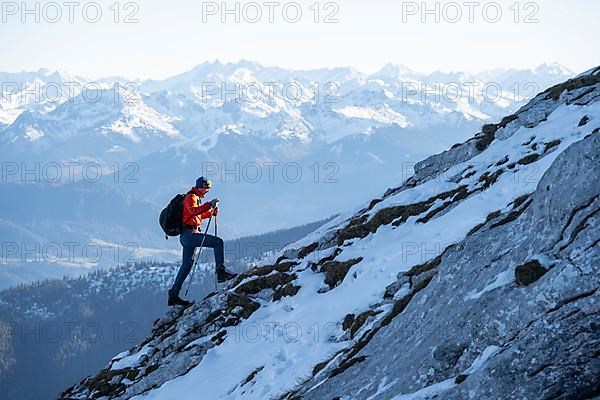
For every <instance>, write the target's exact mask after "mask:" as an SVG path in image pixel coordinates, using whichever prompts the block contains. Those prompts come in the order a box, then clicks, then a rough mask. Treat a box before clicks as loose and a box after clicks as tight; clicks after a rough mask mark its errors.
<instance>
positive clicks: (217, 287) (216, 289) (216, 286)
mask: <svg viewBox="0 0 600 400" xmlns="http://www.w3.org/2000/svg"><path fill="white" fill-rule="evenodd" d="M218 222H219V220H218V216H217V215H215V237H217V238H218V237H219V236H218V235H217V225H219V223H218ZM218 291H219V285H218V282H217V274H215V292H218Z"/></svg>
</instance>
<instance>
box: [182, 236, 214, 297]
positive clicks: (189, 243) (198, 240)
mask: <svg viewBox="0 0 600 400" xmlns="http://www.w3.org/2000/svg"><path fill="white" fill-rule="evenodd" d="M205 236H206V238H204V237H205ZM203 238H204V244H203V245H202V247H208V248H212V249H213V252H214V253H215V263H216V264H217V268H219V267H223V266H224V265H225V256H224V248H223V239H221V238H220V237H217V236H213V235H204V234H203V233H200V232H194V231H189V230H188V231H183V233H182V234H181V235H180V236H179V243H181V245H182V246H183V254H182V263H181V268H179V272H178V273H177V277H176V278H175V283H174V284H173V287H172V289H171V290H172V291H173V293H174V294H176V295H179V292H180V291H181V287H182V286H183V282H184V281H185V278H187V276H188V275H189V273H190V271H191V269H192V264H193V263H194V251H195V250H196V247H200V245H201V244H202V239H203Z"/></svg>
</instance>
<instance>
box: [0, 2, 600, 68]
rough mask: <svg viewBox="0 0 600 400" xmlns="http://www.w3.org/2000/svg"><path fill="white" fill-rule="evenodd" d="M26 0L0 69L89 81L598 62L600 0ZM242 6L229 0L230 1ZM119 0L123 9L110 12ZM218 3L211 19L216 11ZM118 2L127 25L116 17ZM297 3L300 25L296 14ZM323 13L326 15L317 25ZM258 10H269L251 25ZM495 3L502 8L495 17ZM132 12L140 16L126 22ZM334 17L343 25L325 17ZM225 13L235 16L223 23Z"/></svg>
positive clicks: (3, 31)
mask: <svg viewBox="0 0 600 400" xmlns="http://www.w3.org/2000/svg"><path fill="white" fill-rule="evenodd" d="M25 3H26V4H27V8H28V9H29V10H30V11H31V13H30V14H27V13H26V12H25V10H24V9H23V7H22V5H21V4H22V1H15V2H10V1H3V2H2V3H1V7H2V9H1V11H0V13H1V14H0V54H1V56H0V71H11V72H17V71H22V70H37V69H39V68H41V67H45V68H48V69H51V70H55V69H57V70H61V71H68V72H71V73H74V74H79V75H84V76H87V77H90V78H97V77H100V76H111V75H119V76H124V77H128V78H155V79H159V78H165V77H167V76H170V75H174V74H178V73H181V72H184V71H187V70H189V69H191V68H193V67H194V66H195V65H197V64H199V63H201V62H203V61H213V60H215V59H218V60H219V61H222V62H232V61H238V60H240V59H248V60H253V61H257V62H259V63H261V64H264V65H268V66H271V65H276V66H281V67H287V68H297V69H305V68H317V67H335V66H352V67H355V68H357V69H358V70H360V71H363V72H374V71H376V70H378V69H379V68H381V67H382V66H383V65H384V64H386V63H389V62H391V63H395V64H403V65H406V66H408V67H410V68H412V69H414V70H417V71H420V72H431V71H434V70H441V71H452V70H461V71H467V72H476V71H481V70H484V69H491V68H497V67H512V68H532V67H535V66H537V65H539V64H542V63H545V62H558V63H560V64H563V65H564V66H566V67H568V68H570V69H572V70H574V71H575V72H582V71H584V70H587V69H589V68H592V67H593V66H596V65H599V64H600V52H599V51H598V45H599V44H600V24H599V23H598V19H599V17H600V2H599V1H597V0H545V1H543V2H542V1H538V2H529V1H522V2H517V1H516V0H498V1H496V2H492V1H480V2H469V1H457V2H449V1H441V2H434V1H427V2H426V6H427V8H428V9H429V10H433V11H434V12H433V14H428V15H423V11H424V10H423V7H421V3H422V1H416V2H406V1H399V0H395V1H394V0H370V1H365V0H362V1H360V0H338V1H334V2H328V1H327V0H325V1H321V2H317V1H316V0H308V1H306V0H297V1H296V2H295V3H294V2H292V1H273V2H271V3H272V4H273V5H272V6H269V5H268V3H269V0H265V1H263V0H258V1H256V2H254V3H253V4H250V5H249V4H248V3H251V2H249V1H242V2H239V3H238V4H239V6H238V7H239V8H238V10H239V11H238V12H237V13H236V12H234V13H233V14H230V15H223V8H222V7H221V3H222V1H221V0H219V1H217V2H206V1H204V2H203V1H198V0H170V1H165V0H143V1H137V2H128V1H122V2H116V0H96V2H95V3H93V2H89V1H81V2H75V3H77V4H78V5H73V6H71V8H69V6H68V5H66V3H68V2H67V1H64V2H63V1H61V0H58V1H56V3H54V6H51V5H48V4H49V3H50V2H47V1H42V2H36V1H31V0H27V1H25ZM36 3H37V4H38V9H37V11H36V9H35V4H36ZM88 3H89V4H88ZM91 3H93V4H91ZM235 3H236V2H235V1H227V2H226V4H227V7H228V8H229V9H234V6H235ZM436 3H437V4H438V10H439V11H438V12H437V13H436V12H435V8H434V7H435V4H436ZM468 3H470V4H471V5H470V6H469V5H468ZM86 4H88V6H87V7H88V8H87V9H86V10H87V14H86V16H87V18H88V21H91V20H93V19H94V18H95V11H96V10H97V9H100V10H101V11H102V16H101V17H100V20H99V22H96V23H92V22H88V21H86V20H85V19H84V16H83V14H84V13H83V7H84V5H86ZM90 4H91V5H90ZM114 4H116V5H118V7H114V6H113V8H112V9H111V6H112V5H114ZM315 5H316V6H315ZM284 6H285V7H287V8H286V12H285V13H284ZM211 7H212V10H213V11H214V12H215V13H216V14H215V15H211V14H209V12H208V11H211ZM484 7H486V8H485V10H486V11H485V12H484ZM116 8H118V9H119V10H120V12H119V15H118V20H119V22H115V21H114V18H115V12H114V10H115V9H116ZM70 9H71V10H72V11H73V19H74V21H73V22H70V21H69V18H70V16H69V11H70ZM203 9H204V10H205V11H206V12H203ZM298 9H299V10H301V11H302V15H301V17H300V20H299V22H297V23H292V22H290V21H291V20H292V19H293V18H294V17H295V15H296V10H298ZM316 9H319V10H320V12H319V15H318V18H319V22H315V21H314V18H315V16H316V15H315V10H316ZM58 10H59V11H60V12H61V13H62V15H61V16H58V14H57V11H58ZM257 10H260V11H261V12H262V18H260V19H259V20H258V22H256V23H251V21H250V20H251V19H254V18H256V16H257V14H256V11H257ZM270 10H273V19H274V22H273V23H271V22H269V11H270ZM497 10H500V11H501V13H502V15H501V17H500V19H499V21H498V22H496V23H493V22H491V21H493V20H494V19H495V18H496V15H497V14H496V12H497ZM517 10H519V12H518V13H517V12H516V11H517ZM457 12H461V13H462V17H459V15H458V14H457ZM132 13H133V16H132V18H133V19H137V20H138V22H134V23H124V21H123V20H124V19H125V17H126V16H127V15H129V14H132ZM236 14H237V15H238V16H239V17H240V18H241V20H240V22H239V23H236V22H235V20H234V19H235V16H236ZM413 14H414V15H413ZM436 14H437V15H439V16H440V18H441V20H440V21H439V22H436V21H435V17H436ZM328 15H331V19H334V20H335V19H337V20H338V22H335V23H324V19H325V17H327V16H328ZM444 16H446V18H444ZM471 16H472V18H473V22H470V20H469V19H470V17H471ZM36 17H39V18H40V21H39V22H36V21H35V18H36ZM222 17H225V18H227V20H226V21H225V22H222V21H221V18H222ZM244 17H245V18H244ZM423 17H425V18H427V19H426V20H425V21H424V22H423V21H422V18H423ZM203 18H204V19H205V20H204V21H203ZM22 19H25V21H24V22H23V21H22ZM448 19H454V20H458V22H456V23H451V22H450V21H448ZM515 19H517V21H515ZM50 20H56V21H57V22H55V23H51V22H50ZM526 20H527V21H529V22H530V23H526V22H525V21H526ZM536 20H537V22H535V21H536Z"/></svg>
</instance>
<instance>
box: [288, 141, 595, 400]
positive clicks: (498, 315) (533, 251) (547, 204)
mask: <svg viewBox="0 0 600 400" xmlns="http://www.w3.org/2000/svg"><path fill="white" fill-rule="evenodd" d="M593 182H596V183H597V182H600V134H598V133H596V134H594V135H592V136H590V137H588V138H586V139H584V140H583V141H581V142H578V143H576V144H574V145H572V146H571V147H570V148H568V149H567V150H566V151H565V152H564V153H563V154H561V155H560V156H559V158H558V159H557V160H556V161H555V162H554V164H553V165H552V167H551V168H550V169H549V170H548V171H547V173H546V174H545V175H544V177H543V179H542V180H541V181H540V183H539V185H538V189H537V190H536V192H535V193H534V194H533V196H532V199H533V201H532V202H531V203H530V205H529V206H528V208H527V210H525V212H524V213H523V214H522V215H521V216H520V217H519V218H517V219H516V220H514V221H512V222H509V223H507V224H505V225H502V226H498V227H495V228H483V231H480V232H478V233H476V234H474V235H473V236H471V237H469V238H467V239H465V240H464V241H463V242H462V243H460V244H459V245H458V246H455V247H454V248H452V249H451V250H450V251H448V252H446V253H445V254H444V255H443V257H442V259H441V263H440V265H439V266H438V267H437V271H438V272H437V274H436V276H435V278H433V280H432V281H431V283H430V284H429V285H428V286H427V287H426V288H425V289H423V290H422V291H420V292H419V293H417V294H416V295H415V296H414V297H413V299H412V301H411V302H410V303H409V304H408V306H407V307H406V309H405V310H404V311H403V312H402V313H401V314H399V315H398V316H397V317H396V318H394V319H393V321H392V322H391V323H390V324H389V325H387V326H385V327H383V328H381V329H380V330H379V331H378V332H377V333H376V334H375V335H374V336H373V337H372V339H371V340H370V341H369V343H368V344H367V345H366V346H365V347H364V348H363V349H362V350H361V351H359V352H358V353H357V355H356V357H364V361H362V362H361V363H360V364H356V365H355V366H353V367H350V368H348V369H347V370H345V371H344V372H342V373H340V374H338V375H336V376H334V377H331V378H329V379H327V380H325V381H324V382H321V384H320V385H319V386H318V387H315V386H316V385H315V386H312V385H311V384H310V383H313V382H310V383H309V384H306V386H305V387H304V388H303V389H304V390H300V391H299V393H300V394H302V398H304V399H329V398H334V397H335V396H340V397H341V398H343V399H367V398H369V399H391V398H393V397H394V396H395V395H397V394H401V393H414V392H417V391H419V390H420V389H422V388H423V387H427V386H430V385H433V384H435V383H437V382H442V381H445V380H448V379H453V380H455V382H456V381H462V382H461V383H460V384H457V383H453V384H452V386H451V387H450V388H449V389H447V390H445V391H444V392H443V394H441V395H440V397H439V398H443V399H468V398H476V399H509V398H514V399H552V398H564V399H566V398H586V396H592V395H593V394H597V393H598V389H599V388H600V378H599V377H600V358H599V355H600V329H599V328H600V301H599V299H600V293H599V291H598V288H599V287H600V277H599V275H598V273H599V269H600V248H599V246H598V243H599V241H600V229H599V228H600V185H598V184H592V183H593ZM466 254H468V257H465V255H466ZM531 260H535V261H536V262H537V263H536V264H537V265H540V264H541V263H543V264H544V265H545V266H546V268H548V269H549V270H548V272H547V273H546V274H544V275H543V276H541V277H539V279H538V280H537V281H535V282H531V284H530V285H529V286H526V287H525V286H519V285H518V284H517V283H516V282H513V283H510V284H508V285H504V286H502V287H499V288H496V289H494V290H488V291H485V287H486V286H487V285H488V284H490V283H493V282H494V281H495V280H497V279H498V276H500V275H501V274H503V273H506V274H508V275H509V276H510V277H511V280H514V274H515V272H514V271H515V269H516V268H517V266H519V265H522V264H525V263H526V262H531ZM477 294H479V296H477ZM486 349H491V350H493V351H494V355H493V356H492V357H490V359H489V361H488V362H487V363H486V364H485V366H484V367H482V368H473V369H474V370H473V371H472V372H470V371H469V368H470V367H471V368H472V365H473V363H474V361H475V360H476V359H477V357H480V356H481V355H482V354H483V353H484V351H485V350H486ZM488 351H490V350H488ZM459 376H461V377H460V378H459ZM465 378H466V379H465ZM382 387H385V390H382V389H381V388H382ZM309 389H311V390H310V391H309ZM425 398H427V397H425Z"/></svg>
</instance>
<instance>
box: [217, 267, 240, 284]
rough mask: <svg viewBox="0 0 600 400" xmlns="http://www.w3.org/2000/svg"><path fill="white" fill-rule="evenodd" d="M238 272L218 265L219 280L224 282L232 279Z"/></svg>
mask: <svg viewBox="0 0 600 400" xmlns="http://www.w3.org/2000/svg"><path fill="white" fill-rule="evenodd" d="M236 276H237V274H235V273H233V272H229V271H227V269H225V267H223V266H221V267H217V282H218V283H223V282H227V281H230V280H232V279H233V278H235V277H236Z"/></svg>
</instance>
